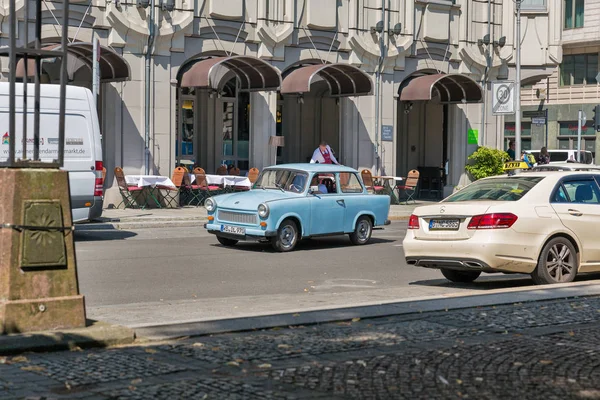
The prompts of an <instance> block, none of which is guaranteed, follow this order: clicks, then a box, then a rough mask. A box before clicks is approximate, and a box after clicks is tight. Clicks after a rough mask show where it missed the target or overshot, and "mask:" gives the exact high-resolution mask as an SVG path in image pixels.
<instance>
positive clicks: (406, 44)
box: [0, 0, 597, 204]
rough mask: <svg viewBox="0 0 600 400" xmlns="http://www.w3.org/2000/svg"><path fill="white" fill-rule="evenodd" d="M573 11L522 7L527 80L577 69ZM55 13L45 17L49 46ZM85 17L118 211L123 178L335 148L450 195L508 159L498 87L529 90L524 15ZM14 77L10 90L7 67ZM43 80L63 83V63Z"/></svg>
mask: <svg viewBox="0 0 600 400" xmlns="http://www.w3.org/2000/svg"><path fill="white" fill-rule="evenodd" d="M23 1H25V0H21V1H18V2H17V4H18V8H19V11H18V17H19V19H20V20H21V25H20V32H21V35H20V37H22V32H23V30H24V29H25V28H26V26H27V25H26V24H25V23H24V21H23V19H24V15H23V12H22V6H23ZM561 1H562V0H525V1H524V2H523V7H522V8H523V13H522V18H521V23H522V26H523V28H522V35H521V43H522V46H523V52H522V58H521V60H522V65H523V67H522V76H523V79H525V80H529V81H531V82H533V83H535V84H536V85H539V84H538V82H540V81H542V82H547V81H548V79H547V78H548V77H550V79H552V77H555V76H557V75H556V74H557V72H556V71H557V68H556V65H557V64H559V63H560V62H561V60H562V47H561V35H563V33H565V34H566V31H564V32H563V29H561V26H562V22H563V16H562V13H561V10H562V8H563V5H562V3H561ZM569 1H571V0H569ZM572 1H574V2H576V1H580V0H572ZM594 1H596V0H594ZM0 3H3V5H4V8H0V18H2V20H6V16H7V13H8V0H2V1H0ZM153 3H154V7H152V4H153ZM586 4H587V3H586ZM55 7H58V5H55V4H54V3H52V2H51V1H49V0H47V1H44V2H43V18H44V21H45V26H44V29H43V32H42V36H43V38H44V40H43V42H44V44H45V45H47V46H52V45H53V44H54V43H57V40H58V32H60V30H59V25H60V24H61V23H62V22H61V21H60V19H59V17H60V10H58V9H56V8H55ZM574 7H575V9H576V8H577V7H576V6H574ZM70 15H71V16H70V20H69V22H68V23H69V36H70V38H69V39H70V40H71V41H72V44H71V45H70V53H71V54H72V55H73V57H72V59H70V63H69V78H70V81H71V83H72V84H77V85H82V86H87V87H90V88H91V86H92V68H91V65H92V62H91V59H92V57H93V52H91V50H90V49H91V48H92V46H91V43H93V41H95V40H99V43H100V45H101V51H100V59H101V61H100V67H101V68H100V70H101V74H100V75H101V82H102V83H101V85H100V86H101V87H100V90H99V96H98V112H99V115H100V120H101V125H102V132H103V138H102V142H103V153H104V154H103V156H104V162H105V166H106V168H107V170H108V175H107V186H108V187H107V192H106V199H107V201H106V204H110V203H112V202H113V201H116V198H117V196H118V192H117V191H116V190H114V188H111V186H112V185H113V177H112V173H111V171H112V170H113V169H114V167H115V166H121V167H123V169H124V171H125V172H126V173H131V174H134V173H135V174H140V173H141V174H143V173H149V174H159V175H170V174H171V172H172V170H173V168H174V167H175V166H176V165H178V164H181V163H183V164H186V163H187V164H195V165H199V166H201V167H203V168H204V169H205V170H206V171H207V172H209V173H210V172H214V171H215V170H216V168H217V167H218V166H219V165H221V164H222V163H228V164H231V163H233V164H236V165H237V166H238V167H240V169H242V170H247V169H249V168H251V167H257V168H259V169H261V168H264V167H266V166H268V165H271V164H274V163H275V162H277V163H283V162H304V161H307V160H309V158H310V156H311V155H312V152H313V150H314V149H315V148H316V147H317V145H318V143H319V142H320V141H321V140H325V141H327V142H328V143H329V144H330V145H331V146H332V148H333V149H334V151H335V152H336V154H337V157H338V159H339V160H340V161H341V162H342V163H343V164H346V165H349V166H352V167H355V168H358V169H363V168H368V169H371V170H372V171H373V172H376V173H378V174H386V175H399V176H406V173H407V172H408V171H409V170H411V169H416V168H417V167H420V168H424V167H430V169H436V170H439V171H440V173H442V174H443V175H444V181H445V186H446V188H445V191H446V192H448V191H451V190H452V188H453V187H454V186H455V185H458V184H462V183H464V182H465V180H466V179H467V177H466V176H465V173H464V166H465V163H466V158H467V156H468V155H469V154H470V153H472V152H473V151H474V150H475V149H476V148H477V146H478V145H487V146H492V147H498V148H501V147H503V146H504V135H505V118H504V117H503V116H495V115H493V111H492V109H491V104H490V102H491V94H490V92H489V87H490V85H489V82H490V81H493V80H497V79H513V78H514V59H515V34H514V32H515V22H516V17H515V5H514V2H513V1H509V0H489V1H479V0H416V1H409V2H406V1H400V0H193V1H192V0H155V1H148V0H145V1H144V0H128V1H121V0H80V1H72V2H71V14H70ZM152 20H153V21H154V23H150V22H151V21H152ZM576 20H577V18H576V17H575V21H576ZM6 35H7V33H6V30H5V29H2V32H1V39H0V45H7V44H8V41H7V37H6ZM30 37H33V34H32V33H31V34H30ZM574 40H575V39H574ZM71 47H72V49H71ZM569 51H571V50H569ZM592 61H593V60H591V61H590V62H592ZM596 63H597V60H596ZM596 66H597V64H596ZM0 68H1V69H0V71H1V73H2V74H3V78H6V74H7V73H8V63H7V60H6V59H3V60H2V61H1V65H0ZM42 69H43V72H44V77H45V81H47V82H53V81H54V80H55V79H56V76H57V66H56V65H54V64H53V63H52V62H46V63H44V64H43V66H42ZM536 87H537V86H536ZM595 87H596V86H595V85H594V88H595ZM594 90H595V89H594ZM278 137H279V138H278ZM440 195H441V194H440Z"/></svg>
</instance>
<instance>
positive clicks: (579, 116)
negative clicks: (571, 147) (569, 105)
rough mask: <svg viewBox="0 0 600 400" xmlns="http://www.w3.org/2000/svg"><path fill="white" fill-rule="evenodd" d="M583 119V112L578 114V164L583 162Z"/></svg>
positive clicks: (580, 111)
mask: <svg viewBox="0 0 600 400" xmlns="http://www.w3.org/2000/svg"><path fill="white" fill-rule="evenodd" d="M582 119H583V111H582V110H579V112H578V113H577V162H581V120H582Z"/></svg>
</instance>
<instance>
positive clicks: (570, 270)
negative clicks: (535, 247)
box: [531, 237, 577, 285]
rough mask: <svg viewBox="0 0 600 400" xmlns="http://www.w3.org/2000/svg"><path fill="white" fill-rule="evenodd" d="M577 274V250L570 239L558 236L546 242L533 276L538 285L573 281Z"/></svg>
mask: <svg viewBox="0 0 600 400" xmlns="http://www.w3.org/2000/svg"><path fill="white" fill-rule="evenodd" d="M575 275H577V252H576V251H575V247H573V244H572V243H571V242H570V241H569V239H566V238H563V237H557V238H554V239H552V240H551V241H549V242H548V243H546V245H545V246H544V248H543V249H542V253H541V254H540V258H539V259H538V264H537V267H536V268H535V270H534V271H533V273H532V274H531V278H532V279H533V282H535V283H536V284H537V285H546V284H550V283H566V282H572V281H573V280H574V279H575Z"/></svg>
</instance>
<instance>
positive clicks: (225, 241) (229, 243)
mask: <svg viewBox="0 0 600 400" xmlns="http://www.w3.org/2000/svg"><path fill="white" fill-rule="evenodd" d="M217 240H218V241H219V243H221V244H222V245H223V246H227V247H231V246H235V245H236V244H237V242H238V240H235V239H229V238H225V237H222V236H217Z"/></svg>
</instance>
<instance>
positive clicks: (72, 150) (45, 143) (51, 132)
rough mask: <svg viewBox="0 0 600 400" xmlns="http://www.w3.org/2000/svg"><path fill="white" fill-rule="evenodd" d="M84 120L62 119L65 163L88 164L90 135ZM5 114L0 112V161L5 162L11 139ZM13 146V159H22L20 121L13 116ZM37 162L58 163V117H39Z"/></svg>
mask: <svg viewBox="0 0 600 400" xmlns="http://www.w3.org/2000/svg"><path fill="white" fill-rule="evenodd" d="M88 122H89V121H88V119H87V118H86V117H85V116H83V115H81V114H66V115H65V157H64V158H65V160H91V159H92V158H93V152H92V140H93V138H92V133H91V132H90V126H89V123H88ZM8 125H9V121H8V112H6V111H3V112H0V130H1V131H2V132H1V133H0V136H2V142H1V143H2V144H0V161H6V160H8V148H9V143H10V140H11V139H12V138H10V137H9V135H8ZM16 131H17V135H16V136H17V137H16V140H17V143H16V146H15V157H16V158H17V159H18V158H23V118H22V115H21V114H17V116H16ZM27 158H30V159H31V158H33V113H28V114H27ZM40 159H41V160H42V161H45V162H51V161H52V160H56V159H58V114H54V113H41V114H40Z"/></svg>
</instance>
